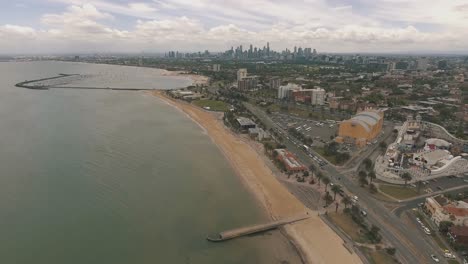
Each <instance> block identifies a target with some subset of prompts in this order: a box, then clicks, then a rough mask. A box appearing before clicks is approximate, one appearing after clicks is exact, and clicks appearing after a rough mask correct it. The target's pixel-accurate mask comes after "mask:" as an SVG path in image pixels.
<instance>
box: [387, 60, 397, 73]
mask: <svg viewBox="0 0 468 264" xmlns="http://www.w3.org/2000/svg"><path fill="white" fill-rule="evenodd" d="M395 68H396V62H394V61H391V62H389V63H388V65H387V71H389V72H391V71H394V70H395Z"/></svg>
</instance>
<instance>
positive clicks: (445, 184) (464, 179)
mask: <svg viewBox="0 0 468 264" xmlns="http://www.w3.org/2000/svg"><path fill="white" fill-rule="evenodd" d="M422 184H423V186H422V187H421V190H423V191H424V192H426V193H432V192H437V191H443V190H447V189H451V188H454V187H459V186H463V185H468V175H464V176H448V177H443V178H439V179H432V180H428V181H423V183H422ZM411 187H413V188H416V187H417V186H416V185H415V184H412V185H411Z"/></svg>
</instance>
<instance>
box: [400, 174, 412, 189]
mask: <svg viewBox="0 0 468 264" xmlns="http://www.w3.org/2000/svg"><path fill="white" fill-rule="evenodd" d="M401 178H402V179H403V180H405V186H406V185H407V183H408V182H409V181H411V180H412V179H413V177H411V174H409V172H405V173H403V175H401Z"/></svg>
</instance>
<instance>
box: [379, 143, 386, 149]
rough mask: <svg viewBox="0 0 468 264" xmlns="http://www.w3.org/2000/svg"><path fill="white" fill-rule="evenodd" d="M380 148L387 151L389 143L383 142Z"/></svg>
mask: <svg viewBox="0 0 468 264" xmlns="http://www.w3.org/2000/svg"><path fill="white" fill-rule="evenodd" d="M379 147H380V148H381V149H386V148H387V143H385V142H384V141H382V142H380V143H379Z"/></svg>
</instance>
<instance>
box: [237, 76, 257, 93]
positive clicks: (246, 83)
mask: <svg viewBox="0 0 468 264" xmlns="http://www.w3.org/2000/svg"><path fill="white" fill-rule="evenodd" d="M257 84H258V80H257V76H247V77H244V78H242V79H241V80H239V81H237V88H238V89H239V90H242V91H250V90H254V89H256V88H257Z"/></svg>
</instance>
